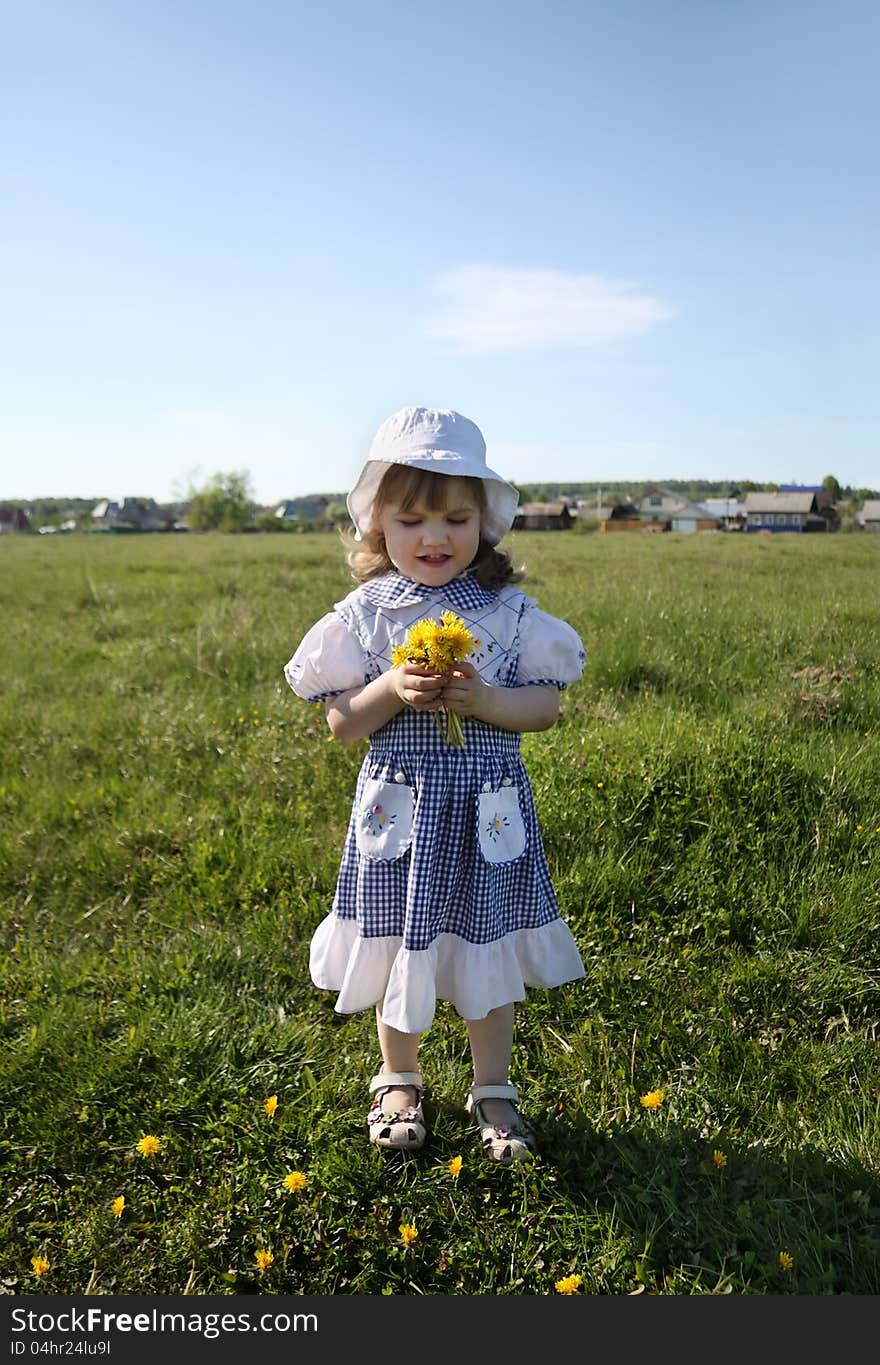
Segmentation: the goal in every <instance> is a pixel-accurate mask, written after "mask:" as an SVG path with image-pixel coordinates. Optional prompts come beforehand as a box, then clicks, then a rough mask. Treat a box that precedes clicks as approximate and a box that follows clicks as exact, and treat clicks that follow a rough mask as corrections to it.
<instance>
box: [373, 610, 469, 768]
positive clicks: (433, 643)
mask: <svg viewBox="0 0 880 1365" xmlns="http://www.w3.org/2000/svg"><path fill="white" fill-rule="evenodd" d="M473 647H474V637H473V635H471V633H470V631H469V630H468V628H467V626H466V625H465V623H464V621H463V620H462V619H461V617H460V616H456V614H455V612H454V611H444V612H441V615H440V621H439V623H438V622H437V621H435V620H433V618H432V617H430V616H424V617H422V619H421V621H416V623H415V625H413V626H410V628H409V630H408V632H407V636H406V639H405V640H404V642H403V644H402V645H395V646H394V647H393V649H392V650H391V665H392V667H393V668H399V667H400V665H401V664H420V665H421V666H422V667H423V668H433V669H435V670H436V672H437V673H448V672H449V670H450V669H451V668H455V665H456V664H460V663H462V662H463V661H464V660H465V659H466V658H467V656H468V655H469V654H470V652H471V650H472V649H473ZM441 710H442V711H443V714H444V716H445V717H446V728H445V731H444V728H443V723H442V721H441V720H440V711H435V712H434V719H435V720H436V722H437V726H438V729H439V730H440V733H441V734H442V735H443V737H444V739H445V740H446V743H447V744H454V745H455V746H456V748H457V749H463V748H464V733H463V731H462V728H461V720H460V718H459V717H458V716H457V715H456V713H455V712H454V711H447V710H446V708H445V707H441Z"/></svg>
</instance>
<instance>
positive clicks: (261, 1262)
mask: <svg viewBox="0 0 880 1365" xmlns="http://www.w3.org/2000/svg"><path fill="white" fill-rule="evenodd" d="M254 1260H255V1261H256V1263H257V1269H258V1270H259V1272H260V1274H261V1275H265V1273H266V1271H267V1270H268V1269H269V1266H270V1265H271V1264H272V1262H273V1261H274V1260H275V1257H274V1256H273V1255H272V1252H271V1251H263V1250H262V1249H261V1250H259V1251H255V1252H254Z"/></svg>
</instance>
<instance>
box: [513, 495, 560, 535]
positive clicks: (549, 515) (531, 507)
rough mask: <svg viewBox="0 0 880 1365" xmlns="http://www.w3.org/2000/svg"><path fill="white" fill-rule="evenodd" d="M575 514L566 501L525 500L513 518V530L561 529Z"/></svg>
mask: <svg viewBox="0 0 880 1365" xmlns="http://www.w3.org/2000/svg"><path fill="white" fill-rule="evenodd" d="M574 521H575V516H574V514H573V513H572V509H571V508H570V507H569V505H568V503H567V502H564V501H560V502H525V503H523V504H522V506H521V507H519V508H518V509H517V513H516V516H515V517H514V519H513V530H514V531H563V530H565V529H566V527H569V526H571V525H572V523H573V522H574Z"/></svg>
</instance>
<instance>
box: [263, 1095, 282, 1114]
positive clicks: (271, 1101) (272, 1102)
mask: <svg viewBox="0 0 880 1365" xmlns="http://www.w3.org/2000/svg"><path fill="white" fill-rule="evenodd" d="M277 1108H278V1096H277V1095H270V1096H269V1098H268V1099H267V1100H266V1103H265V1104H264V1105H263V1109H264V1110H265V1112H266V1114H268V1116H269V1118H270V1119H274V1117H275V1110H276V1109H277Z"/></svg>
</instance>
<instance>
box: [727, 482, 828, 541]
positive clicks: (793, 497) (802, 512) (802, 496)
mask: <svg viewBox="0 0 880 1365" xmlns="http://www.w3.org/2000/svg"><path fill="white" fill-rule="evenodd" d="M826 505H827V504H826ZM746 530H747V531H773V532H779V531H798V532H805V531H827V530H828V521H827V518H826V517H824V516H823V515H822V514H821V513H820V511H819V500H818V497H817V494H816V491H815V489H807V490H806V491H804V492H801V493H775V492H774V493H747V494H746Z"/></svg>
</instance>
